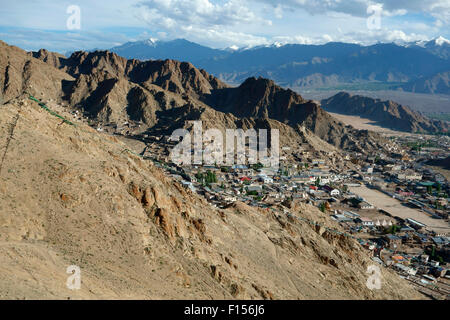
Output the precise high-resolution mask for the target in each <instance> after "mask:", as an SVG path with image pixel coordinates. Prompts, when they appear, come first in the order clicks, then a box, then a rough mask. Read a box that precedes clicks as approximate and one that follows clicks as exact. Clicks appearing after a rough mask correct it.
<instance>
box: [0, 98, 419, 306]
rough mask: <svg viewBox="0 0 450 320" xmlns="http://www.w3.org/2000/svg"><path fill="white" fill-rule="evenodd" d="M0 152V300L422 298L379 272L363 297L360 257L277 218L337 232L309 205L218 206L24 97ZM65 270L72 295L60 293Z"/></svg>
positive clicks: (1, 136)
mask: <svg viewBox="0 0 450 320" xmlns="http://www.w3.org/2000/svg"><path fill="white" fill-rule="evenodd" d="M49 107H50V108H52V109H53V110H54V111H57V112H58V113H60V114H61V115H63V116H65V117H69V116H70V114H69V113H67V112H66V109H65V108H64V107H62V106H60V105H58V104H56V103H50V104H49ZM16 120H17V121H16ZM13 124H16V125H15V126H14V130H12V125H13ZM11 134H12V135H13V136H11ZM11 137H12V139H9V138H11ZM8 140H9V141H10V144H9V148H8V149H7V150H5V148H4V146H5V145H6V142H7V141H8ZM0 145H1V147H2V149H1V151H2V156H3V155H5V158H4V159H5V161H4V162H3V166H2V168H1V172H0V181H1V183H0V212H1V215H0V251H1V254H0V298H8V299H17V298H26V299H48V298H57V299H68V298H71V299H80V298H82V299H99V298H112V299H119V298H121V299H129V298H148V299H161V298H168V299H175V298H178V299H201V298H204V299H223V298H237V299H306V298H310V299H341V298H342V299H382V298H384V299H410V298H412V299H416V298H421V296H420V295H419V294H418V293H416V292H415V291H414V290H413V289H412V288H410V287H409V285H408V284H407V283H406V282H405V281H404V280H402V279H400V278H399V277H398V276H397V275H396V274H393V273H391V272H390V271H388V270H384V269H383V270H382V275H383V281H382V288H381V290H373V291H371V290H369V289H368V288H367V287H366V280H367V277H368V275H367V274H366V270H367V266H368V265H370V264H372V263H373V262H372V261H371V260H370V258H369V256H368V254H367V252H366V251H365V249H363V248H362V247H360V246H359V244H358V243H357V242H356V241H355V240H352V239H349V238H345V237H343V236H337V235H335V234H331V233H329V232H328V231H326V230H325V229H324V228H319V227H313V226H312V225H310V224H308V223H306V222H301V221H299V220H297V219H294V218H288V217H287V216H286V214H285V213H284V210H289V211H290V212H291V213H292V214H293V215H294V216H299V217H304V218H308V219H311V220H314V221H317V222H321V223H323V224H324V225H326V226H329V227H333V228H339V227H338V226H337V225H336V224H335V223H334V222H332V221H331V220H330V219H329V218H328V217H327V216H326V215H325V214H323V213H321V212H320V211H319V210H317V209H316V208H313V207H310V206H306V205H295V204H293V205H291V208H290V209H289V208H284V209H282V208H273V211H272V210H262V209H255V208H251V207H248V206H246V205H244V204H241V203H236V204H235V205H233V206H232V207H230V208H228V209H223V210H222V209H220V210H219V209H216V208H214V207H211V206H210V205H209V204H207V203H206V202H205V201H204V200H202V199H201V198H199V197H198V196H197V195H195V194H192V193H190V191H186V190H185V189H183V188H182V187H181V186H180V185H179V184H178V183H177V182H174V181H173V180H171V179H169V178H167V177H166V176H164V175H163V173H162V172H161V171H160V170H159V169H157V168H156V167H154V166H153V164H152V163H151V162H149V161H144V160H142V159H141V158H139V157H137V156H135V155H133V154H132V153H130V152H128V151H127V148H129V147H128V146H127V145H124V144H123V143H121V142H119V141H118V140H117V139H116V138H114V137H112V136H108V135H107V134H103V133H99V132H97V131H95V130H93V129H91V128H90V127H89V126H87V125H85V124H83V123H81V122H78V123H77V126H76V127H75V126H71V125H69V124H67V123H62V122H61V119H58V118H56V117H53V116H52V115H50V114H49V113H48V112H47V111H45V110H43V109H42V108H40V107H39V106H38V105H37V103H35V102H32V101H30V100H28V99H27V97H26V96H22V97H20V98H18V99H13V100H11V101H10V103H8V104H5V105H2V106H0ZM136 151H139V150H136ZM72 264H75V265H78V266H80V267H81V276H82V286H81V290H79V291H70V290H68V289H67V288H66V285H65V283H66V279H67V277H68V275H67V274H66V273H65V271H66V268H67V266H69V265H72Z"/></svg>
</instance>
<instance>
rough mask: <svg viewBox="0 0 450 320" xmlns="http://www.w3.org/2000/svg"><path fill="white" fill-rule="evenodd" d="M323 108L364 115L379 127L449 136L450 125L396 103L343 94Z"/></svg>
mask: <svg viewBox="0 0 450 320" xmlns="http://www.w3.org/2000/svg"><path fill="white" fill-rule="evenodd" d="M322 107H323V108H324V109H325V110H326V111H329V112H335V113H339V114H346V115H352V116H360V117H362V118H367V119H370V120H372V121H375V122H376V123H377V124H378V125H379V126H382V127H385V128H389V129H393V130H397V131H404V132H414V133H419V132H420V133H448V132H449V129H450V123H449V122H446V121H440V120H431V119H428V118H427V117H425V116H423V115H421V114H420V113H418V112H415V111H413V110H411V109H410V108H409V107H407V106H403V105H400V104H398V103H396V102H393V101H382V100H380V99H372V98H368V97H363V96H359V95H351V94H349V93H346V92H340V93H338V94H336V95H335V96H333V97H331V98H328V99H324V100H322Z"/></svg>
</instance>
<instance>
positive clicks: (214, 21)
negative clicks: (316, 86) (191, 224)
mask: <svg viewBox="0 0 450 320" xmlns="http://www.w3.org/2000/svg"><path fill="white" fill-rule="evenodd" d="M2 2H3V3H2V4H1V9H0V39H1V40H3V41H6V42H7V43H9V44H13V45H17V46H19V47H21V48H24V49H26V50H37V49H39V48H47V49H49V50H52V51H58V52H66V51H72V50H78V49H93V48H101V49H106V48H110V47H112V46H115V45H119V44H122V43H124V42H127V41H134V40H142V39H146V38H156V39H159V40H171V39H176V38H185V39H188V40H190V41H194V42H197V43H200V44H203V45H207V46H210V47H214V48H225V47H231V46H236V47H247V46H256V45H263V44H271V43H275V42H279V43H312V44H315V43H325V42H329V41H344V42H357V43H362V44H371V43H376V42H393V41H394V42H409V41H415V40H430V39H433V38H436V37H438V36H444V37H445V38H447V39H448V38H450V31H449V30H450V28H449V27H450V0H421V1H419V0H378V1H371V0H284V1H277V0H250V1H245V0H110V1H88V0H78V1H75V0H70V1H64V0H63V1H50V0H21V1H8V2H7V1H5V0H2ZM71 5H76V6H78V7H79V8H80V12H81V15H80V23H81V25H80V26H81V29H79V30H69V29H68V28H67V20H68V18H69V17H70V15H71V14H69V13H67V8H68V7H69V6H71ZM368 8H372V9H373V8H379V9H376V10H375V11H374V10H371V11H370V10H369V13H368ZM378 17H379V19H378V20H377V21H379V24H376V25H373V24H372V25H371V26H369V25H368V23H367V22H368V19H372V20H371V21H376V20H374V18H378ZM374 26H375V27H374Z"/></svg>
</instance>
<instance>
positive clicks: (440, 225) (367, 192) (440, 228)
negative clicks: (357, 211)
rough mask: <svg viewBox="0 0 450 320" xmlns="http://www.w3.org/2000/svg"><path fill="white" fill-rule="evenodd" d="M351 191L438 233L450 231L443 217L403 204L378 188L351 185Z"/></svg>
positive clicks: (449, 226)
mask: <svg viewBox="0 0 450 320" xmlns="http://www.w3.org/2000/svg"><path fill="white" fill-rule="evenodd" d="M350 191H351V192H353V193H355V194H357V195H359V196H361V197H362V198H364V199H365V200H366V201H368V202H369V203H371V204H373V205H374V206H375V207H377V208H379V209H382V210H385V211H387V212H389V213H390V214H392V215H393V216H396V217H400V218H402V219H406V218H411V219H414V220H416V221H419V222H421V223H423V224H425V225H427V226H428V229H430V230H434V231H436V232H437V233H450V224H449V223H447V222H445V220H442V219H433V218H431V217H430V216H429V215H428V214H426V213H425V212H423V211H420V210H417V209H412V208H408V207H405V206H403V205H402V204H401V203H400V201H398V200H397V199H393V198H391V197H389V196H387V195H385V194H384V193H381V192H380V191H377V190H372V189H369V188H367V187H365V186H361V187H351V188H350Z"/></svg>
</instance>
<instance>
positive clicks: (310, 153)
mask: <svg viewBox="0 0 450 320" xmlns="http://www.w3.org/2000/svg"><path fill="white" fill-rule="evenodd" d="M151 138H152V139H156V138H155V137H151ZM149 139H150V138H149ZM397 139H399V141H396V142H397V144H399V145H403V147H402V148H398V149H397V150H393V151H392V152H391V153H389V154H383V153H382V152H379V153H377V154H372V155H363V154H358V153H349V154H344V155H340V156H339V157H338V156H336V155H330V154H326V153H324V152H317V151H314V150H312V149H309V150H307V148H304V147H303V146H300V147H299V148H298V149H299V150H300V151H299V150H293V149H294V148H289V150H284V149H283V152H287V151H289V153H288V154H282V156H281V158H280V159H281V163H280V167H279V169H277V170H273V169H271V168H265V167H263V166H262V165H233V166H224V165H188V166H183V165H180V166H179V165H176V164H174V163H171V162H170V161H169V159H168V152H167V151H161V150H164V149H158V148H160V146H161V142H162V141H160V139H158V141H156V140H154V141H152V142H151V143H149V144H147V145H148V149H147V154H148V155H149V156H151V158H152V159H153V160H155V163H156V165H158V166H160V167H161V168H162V169H163V170H165V172H166V173H167V174H168V175H170V176H172V177H173V178H174V179H176V180H178V181H179V182H180V183H181V184H182V185H183V186H184V187H185V188H189V189H190V190H192V191H193V192H196V193H198V194H200V195H202V196H203V197H205V198H206V199H207V201H208V202H210V203H211V204H212V205H214V206H216V207H220V208H225V207H227V206H229V205H230V204H232V203H233V202H236V201H241V202H244V203H246V204H248V205H250V206H256V207H263V208H269V207H275V206H278V205H283V203H284V202H285V200H294V199H295V200H297V201H301V202H305V203H308V204H311V205H313V206H316V207H318V208H319V209H320V210H322V211H323V212H325V213H328V214H329V215H330V217H331V219H333V220H335V221H337V222H338V223H339V224H340V225H341V226H342V227H343V229H344V230H345V232H347V233H349V234H351V235H353V236H354V237H356V238H358V239H359V242H360V244H361V245H362V246H364V247H365V248H367V250H369V251H370V252H371V253H372V255H373V259H374V261H377V262H378V263H380V264H383V265H385V266H387V267H389V268H392V269H393V270H395V271H397V272H398V273H399V274H400V276H402V277H404V278H405V279H408V280H410V281H411V282H413V283H414V284H415V285H417V286H418V287H420V290H422V291H426V292H427V294H430V295H436V296H437V297H448V294H449V291H448V290H449V287H448V285H449V284H450V279H449V277H450V272H449V271H448V263H449V262H450V255H449V249H450V238H449V236H450V233H449V231H450V228H446V229H443V230H442V232H436V230H431V229H429V228H428V227H427V226H426V225H425V224H423V223H421V222H420V221H417V220H416V219H413V218H400V217H398V216H396V215H395V214H392V213H390V212H388V210H382V209H380V208H377V206H376V205H375V204H373V203H371V202H370V201H367V200H366V199H364V198H362V197H360V196H358V195H357V194H356V193H353V192H351V190H350V189H354V188H357V187H358V186H366V187H368V188H371V189H376V190H378V191H379V192H380V193H384V194H385V195H388V196H389V197H390V198H395V199H396V200H397V201H398V202H399V203H400V204H401V205H403V206H405V208H406V207H408V208H410V209H414V210H417V212H420V213H421V214H424V215H428V216H429V217H431V218H433V219H440V220H441V221H443V222H444V223H446V224H447V226H450V224H449V220H448V219H449V217H448V214H449V212H450V206H449V195H450V184H449V181H448V180H447V178H446V177H445V176H444V175H443V173H442V172H437V171H434V170H433V169H432V168H430V167H429V166H427V165H426V164H425V163H426V161H427V160H429V159H431V158H432V157H443V156H445V155H447V156H448V155H449V154H450V149H449V148H450V144H449V143H448V142H449V138H448V137H436V138H435V139H436V141H434V140H433V141H434V142H433V143H435V145H434V147H433V149H431V150H430V149H426V147H423V148H417V150H416V148H412V147H411V145H414V142H412V141H411V140H409V139H410V138H409V137H400V138H397ZM402 139H403V140H402ZM416 139H418V138H417V136H416ZM164 143H169V142H164ZM415 143H417V142H415ZM428 148H431V147H428ZM402 150H406V151H402ZM155 155H156V156H155ZM144 156H145V154H144Z"/></svg>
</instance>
